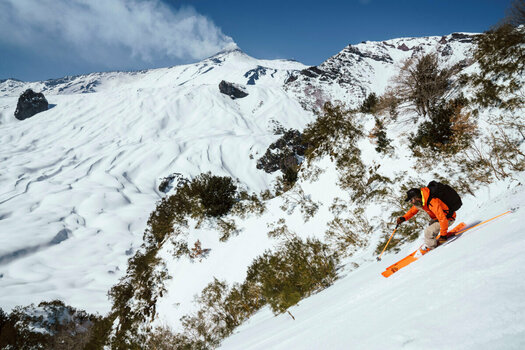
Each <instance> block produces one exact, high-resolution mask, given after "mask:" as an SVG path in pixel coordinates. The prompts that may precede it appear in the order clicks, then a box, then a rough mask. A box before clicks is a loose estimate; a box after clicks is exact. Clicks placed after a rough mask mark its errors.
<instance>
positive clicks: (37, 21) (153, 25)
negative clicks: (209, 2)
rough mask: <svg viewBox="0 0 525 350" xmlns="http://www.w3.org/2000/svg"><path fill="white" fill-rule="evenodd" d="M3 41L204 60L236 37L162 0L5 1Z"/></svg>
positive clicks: (0, 6)
mask: <svg viewBox="0 0 525 350" xmlns="http://www.w3.org/2000/svg"><path fill="white" fill-rule="evenodd" d="M2 41H3V42H5V43H8V44H10V45H14V46H19V47H24V48H32V49H34V50H35V51H37V52H41V53H43V54H46V55H48V56H52V57H55V58H57V57H58V58H64V59H66V58H74V57H76V58H78V59H82V60H85V61H87V62H91V63H94V62H99V63H110V64H108V66H113V65H114V63H115V61H116V60H124V61H125V62H126V61H127V62H131V61H146V62H152V61H155V60H158V59H159V58H175V59H180V60H188V59H200V58H203V57H206V56H209V55H211V54H213V53H215V52H217V51H219V50H221V49H222V48H224V47H225V46H226V45H228V44H231V43H232V42H233V40H232V39H231V38H230V37H228V36H226V35H224V34H223V33H222V31H221V30H220V28H218V27H217V26H216V25H215V24H214V23H213V22H212V21H211V20H210V19H208V18H206V17H205V16H203V15H200V14H199V13H197V12H196V11H195V10H194V9H193V8H191V7H185V8H181V9H179V10H174V9H172V8H171V7H169V6H167V5H166V4H164V3H162V2H160V1H159V0H0V42H2Z"/></svg>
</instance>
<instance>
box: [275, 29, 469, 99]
mask: <svg viewBox="0 0 525 350" xmlns="http://www.w3.org/2000/svg"><path fill="white" fill-rule="evenodd" d="M475 35H476V34H467V33H453V34H450V35H446V36H442V37H437V36H436V37H425V38H401V39H392V40H387V41H382V42H369V41H367V42H363V43H360V44H357V45H348V46H347V47H345V48H344V49H343V50H342V51H341V52H339V53H338V54H336V55H335V56H332V57H330V58H329V59H327V60H326V61H325V62H323V63H321V64H320V65H319V66H314V67H309V68H307V69H304V70H302V71H300V72H299V73H298V74H294V75H293V76H291V77H290V78H289V79H288V80H287V81H286V84H285V87H286V89H288V90H289V91H292V92H294V93H295V94H296V96H297V98H298V99H299V100H300V101H301V103H302V104H303V106H304V107H305V108H307V109H319V108H320V107H321V106H322V105H323V104H324V102H327V101H336V100H339V101H341V102H343V103H346V104H348V105H350V106H351V107H357V106H358V105H359V103H360V102H361V101H362V100H363V99H364V98H365V97H366V96H367V95H368V94H369V93H371V92H375V93H377V94H382V93H383V92H384V89H385V88H386V86H387V85H388V82H389V80H390V79H391V78H392V73H391V72H395V71H397V70H396V69H392V68H393V67H392V66H394V65H396V64H400V63H401V62H402V61H403V60H404V59H407V58H410V57H412V56H414V55H418V54H421V53H427V52H437V53H438V54H439V55H440V57H441V59H442V63H443V64H445V65H446V64H453V63H458V61H461V60H464V59H465V57H466V56H467V50H468V49H469V48H470V47H471V45H472V41H473V39H474V37H475Z"/></svg>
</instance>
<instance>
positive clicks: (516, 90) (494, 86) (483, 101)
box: [472, 23, 525, 109]
mask: <svg viewBox="0 0 525 350" xmlns="http://www.w3.org/2000/svg"><path fill="white" fill-rule="evenodd" d="M475 43H476V49H475V51H474V59H475V60H476V62H477V63H478V64H479V67H480V73H479V74H475V75H473V77H472V82H473V85H474V87H477V88H478V90H477V92H476V102H477V103H479V104H480V105H481V106H483V107H489V106H495V107H501V108H504V109H515V108H519V107H522V106H523V105H524V103H525V100H524V96H523V94H522V93H520V90H521V88H522V87H523V84H524V79H523V73H524V71H525V60H524V59H523V57H525V27H514V26H513V25H512V24H508V23H507V24H503V25H500V26H497V27H496V28H494V29H492V30H489V31H488V32H486V33H484V34H482V35H479V36H478V37H477V38H476V42H475Z"/></svg>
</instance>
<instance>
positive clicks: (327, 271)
mask: <svg viewBox="0 0 525 350" xmlns="http://www.w3.org/2000/svg"><path fill="white" fill-rule="evenodd" d="M338 262H339V258H338V256H337V255H336V254H335V253H333V252H331V251H330V249H329V247H328V246H327V245H326V244H324V243H321V242H320V241H318V240H314V239H308V240H306V241H302V240H301V239H299V238H293V239H290V240H287V241H286V242H285V243H284V245H283V247H282V248H281V249H280V250H278V251H276V252H271V251H266V252H265V253H264V254H263V255H262V256H259V257H258V258H257V259H255V261H254V262H253V263H252V264H251V265H250V267H249V268H248V272H247V277H246V281H247V282H249V283H253V284H254V285H256V286H257V287H258V288H260V290H261V294H262V297H263V298H264V300H265V301H266V302H267V303H268V304H269V305H270V307H271V308H272V310H273V311H274V312H275V313H282V312H284V311H286V310H287V309H288V308H289V307H290V306H293V305H295V304H297V303H298V302H299V301H300V300H301V299H302V298H304V297H306V296H308V295H310V294H311V293H312V292H314V291H317V290H321V289H323V288H326V287H328V286H329V285H331V284H332V283H333V281H334V280H335V279H336V265H337V263H338Z"/></svg>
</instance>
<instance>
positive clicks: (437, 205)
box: [397, 181, 461, 251]
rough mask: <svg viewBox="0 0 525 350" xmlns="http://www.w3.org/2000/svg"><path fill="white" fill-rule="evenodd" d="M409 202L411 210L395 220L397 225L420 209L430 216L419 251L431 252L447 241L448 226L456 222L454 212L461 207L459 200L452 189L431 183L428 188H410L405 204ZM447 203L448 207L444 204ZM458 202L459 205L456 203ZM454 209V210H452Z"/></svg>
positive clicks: (437, 183)
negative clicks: (450, 208)
mask: <svg viewBox="0 0 525 350" xmlns="http://www.w3.org/2000/svg"><path fill="white" fill-rule="evenodd" d="M408 201H410V202H411V203H412V208H410V209H409V210H408V212H407V213H406V214H405V215H403V216H401V217H399V218H397V224H398V225H400V224H402V223H403V222H405V221H407V220H410V218H412V217H413V216H414V215H416V214H417V213H418V212H419V211H420V210H421V209H423V210H424V211H426V212H427V214H428V215H429V216H430V219H431V221H430V223H429V225H428V227H427V228H426V229H425V241H424V245H423V246H422V247H421V250H427V251H428V250H432V249H434V248H436V247H437V246H438V244H440V243H443V242H444V241H446V239H447V231H448V228H449V226H450V225H452V224H453V223H454V221H455V220H456V212H455V210H457V209H459V207H460V206H461V199H460V198H459V196H458V194H457V193H456V191H454V189H452V188H451V187H450V186H447V185H443V184H441V183H439V182H435V181H431V182H430V183H429V184H428V187H423V188H420V189H419V188H411V189H410V190H408V191H407V198H406V199H405V202H408ZM445 202H447V203H449V205H450V207H452V210H449V206H448V205H447V204H445ZM458 202H459V205H457V203H458ZM454 208H456V209H455V210H453V209H454Z"/></svg>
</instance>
